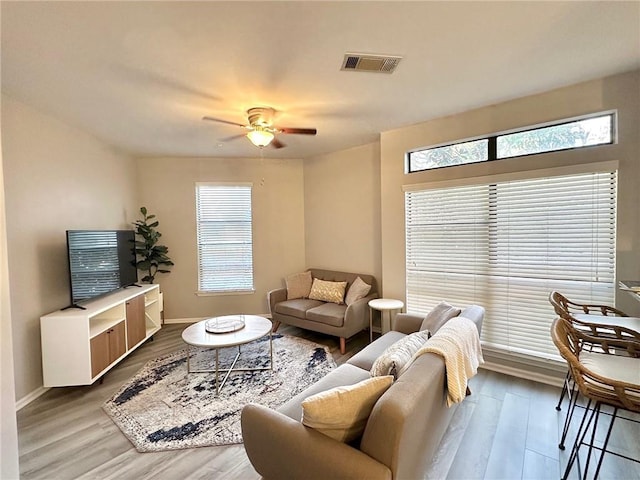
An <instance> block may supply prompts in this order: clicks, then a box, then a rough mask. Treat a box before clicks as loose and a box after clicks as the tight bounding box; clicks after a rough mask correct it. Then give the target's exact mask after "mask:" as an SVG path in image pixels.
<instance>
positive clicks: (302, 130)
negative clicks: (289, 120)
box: [275, 127, 318, 135]
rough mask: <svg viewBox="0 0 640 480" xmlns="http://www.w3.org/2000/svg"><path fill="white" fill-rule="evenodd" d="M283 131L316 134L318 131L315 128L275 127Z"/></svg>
mask: <svg viewBox="0 0 640 480" xmlns="http://www.w3.org/2000/svg"><path fill="white" fill-rule="evenodd" d="M275 128H277V129H278V130H279V131H280V132H281V133H298V134H301V135H315V134H316V133H318V131H317V130H316V129H315V128H287V127H282V128H281V127H275Z"/></svg>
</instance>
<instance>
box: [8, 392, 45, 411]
mask: <svg viewBox="0 0 640 480" xmlns="http://www.w3.org/2000/svg"><path fill="white" fill-rule="evenodd" d="M50 388H51V387H38V388H36V389H35V390H34V391H33V392H31V393H29V394H28V395H25V396H24V397H22V398H21V399H20V400H18V401H17V402H16V412H19V411H20V410H22V409H23V408H24V407H26V406H27V405H29V404H30V403H31V402H33V401H34V400H35V399H36V398H39V397H41V396H42V395H44V394H45V393H47V392H48V391H49V389H50Z"/></svg>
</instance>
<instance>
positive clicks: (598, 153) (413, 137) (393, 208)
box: [380, 71, 640, 316]
mask: <svg viewBox="0 0 640 480" xmlns="http://www.w3.org/2000/svg"><path fill="white" fill-rule="evenodd" d="M470 88H472V85H470ZM613 109H617V111H618V127H619V132H618V143H617V144H616V145H610V146H600V147H592V148H588V149H578V150H572V151H565V152H555V153H548V154H544V155H534V156H530V157H523V158H516V159H509V160H500V161H494V162H488V163H481V164H473V165H465V166H461V167H451V168H445V169H439V170H432V171H426V172H420V173H414V174H411V175H406V174H404V155H405V152H407V151H408V150H411V149H414V148H418V147H421V146H428V145H435V144H439V143H444V142H452V141H455V140H459V139H465V138H471V137H476V136H482V135H487V134H490V133H495V132H501V131H505V130H509V129H514V128H517V127H520V126H527V125H535V124H538V123H543V122H549V121H552V120H556V119H563V118H569V117H574V116H578V115H584V114H588V113H593V112H599V111H605V110H613ZM380 143H381V203H382V208H381V217H382V221H381V226H382V230H381V231H382V271H383V292H384V295H385V296H389V297H392V298H400V299H404V298H405V237H404V231H405V224H404V194H403V192H402V186H403V185H405V184H419V183H424V182H434V181H439V180H453V179H458V178H468V177H476V176H483V175H490V174H498V173H509V172H514V171H520V170H533V169H543V168H551V167H556V166H568V165H576V164H584V163H589V162H599V161H606V160H617V161H618V162H619V178H618V187H619V188H618V225H617V277H618V279H638V278H640V215H638V205H639V204H640V193H639V191H640V189H638V185H640V71H636V72H630V73H626V74H621V75H616V76H612V77H607V78H603V79H599V80H594V81H589V82H584V83H581V84H577V85H573V86H568V87H565V88H560V89H557V90H553V91H550V92H546V93H541V94H538V95H532V96H529V97H524V98H519V99H516V100H512V101H509V102H505V103H501V104H497V105H492V106H488V107H485V108H480V109H477V110H472V111H469V112H464V113H461V114H458V115H453V116H450V117H445V118H439V119H436V120H432V121H429V122H424V123H421V124H418V125H413V126H410V127H406V128H401V129H397V130H391V131H388V132H383V133H382V134H381V140H380ZM616 303H617V305H618V306H619V307H620V308H622V309H623V310H626V311H627V312H629V313H633V314H635V315H636V316H637V315H640V303H639V302H634V301H633V299H632V298H631V297H630V296H629V295H628V294H625V293H623V292H618V297H617V302H616Z"/></svg>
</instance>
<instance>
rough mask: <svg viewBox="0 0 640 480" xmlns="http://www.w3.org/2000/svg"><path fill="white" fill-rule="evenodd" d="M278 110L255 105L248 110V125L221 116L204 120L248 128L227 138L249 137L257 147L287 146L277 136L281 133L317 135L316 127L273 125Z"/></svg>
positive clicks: (204, 118)
mask: <svg viewBox="0 0 640 480" xmlns="http://www.w3.org/2000/svg"><path fill="white" fill-rule="evenodd" d="M275 113H276V111H275V110H274V109H273V108H271V107H254V108H250V109H249V110H247V119H248V120H249V124H248V125H243V124H241V123H237V122H230V121H228V120H223V119H221V118H214V117H202V119H203V120H209V121H212V122H220V123H226V124H228V125H235V126H237V127H241V128H244V129H246V130H248V132H247V133H246V134H242V135H234V136H233V137H229V138H227V139H226V140H233V139H235V138H240V137H245V136H246V137H247V138H248V139H249V140H250V141H251V143H253V144H254V145H255V146H256V147H260V148H262V147H266V146H267V145H271V146H272V147H274V148H282V147H284V146H285V144H284V143H282V142H281V141H280V140H278V139H277V138H275V137H276V135H277V134H279V133H286V134H292V133H293V134H299V135H315V134H316V133H317V130H316V129H315V128H290V127H276V126H274V125H273V117H274V115H275Z"/></svg>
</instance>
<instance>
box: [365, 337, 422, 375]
mask: <svg viewBox="0 0 640 480" xmlns="http://www.w3.org/2000/svg"><path fill="white" fill-rule="evenodd" d="M430 336H431V334H430V333H429V331H428V330H423V331H421V332H415V333H412V334H411V335H407V336H406V337H403V338H401V339H400V340H398V341H397V342H395V343H394V344H393V345H390V346H388V347H387V348H386V350H385V351H384V352H382V355H380V356H379V357H378V358H376V361H375V362H373V366H372V367H371V376H372V377H377V376H379V375H393V377H394V378H396V379H397V378H398V377H399V376H400V370H402V369H403V368H404V366H405V365H406V364H407V363H409V361H410V360H411V358H412V357H413V354H414V353H416V352H417V351H418V350H420V348H421V347H422V346H423V345H424V343H425V342H426V341H427V340H428V339H429V337H430Z"/></svg>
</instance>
